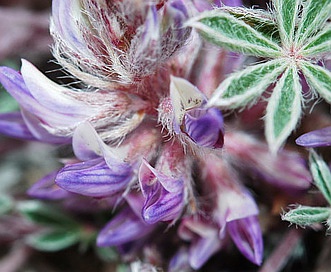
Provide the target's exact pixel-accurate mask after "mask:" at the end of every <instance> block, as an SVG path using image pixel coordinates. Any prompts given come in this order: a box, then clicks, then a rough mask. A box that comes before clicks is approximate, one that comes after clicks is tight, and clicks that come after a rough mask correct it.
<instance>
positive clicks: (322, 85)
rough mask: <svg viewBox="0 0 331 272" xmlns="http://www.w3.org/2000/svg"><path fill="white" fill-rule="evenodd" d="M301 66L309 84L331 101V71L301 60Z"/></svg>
mask: <svg viewBox="0 0 331 272" xmlns="http://www.w3.org/2000/svg"><path fill="white" fill-rule="evenodd" d="M299 67H300V69H301V71H302V73H303V75H304V76H305V78H306V80H307V82H308V84H309V86H310V87H311V88H312V89H313V90H315V92H317V93H319V95H320V96H322V97H323V98H324V99H325V100H326V101H327V102H328V103H331V72H330V71H328V70H326V69H325V68H323V67H321V66H318V65H314V64H312V63H309V62H307V61H301V62H300V63H299Z"/></svg>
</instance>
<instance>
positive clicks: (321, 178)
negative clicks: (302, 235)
mask: <svg viewBox="0 0 331 272" xmlns="http://www.w3.org/2000/svg"><path fill="white" fill-rule="evenodd" d="M309 164H310V171H311V173H312V175H313V178H314V183H315V185H316V187H317V188H318V189H319V190H320V192H321V193H322V194H323V196H324V198H325V199H326V200H327V202H328V204H329V207H310V206H298V207H296V208H294V209H292V210H290V211H288V212H287V213H285V214H283V216H282V219H283V220H286V221H289V222H291V223H294V224H297V225H300V226H308V225H312V224H314V223H326V224H327V225H328V228H329V229H330V227H331V225H330V224H331V172H330V168H329V166H328V165H327V164H326V163H325V162H324V161H323V159H322V158H321V157H320V156H319V155H317V154H316V152H315V151H311V152H310V157H309Z"/></svg>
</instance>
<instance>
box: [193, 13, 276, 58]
mask: <svg viewBox="0 0 331 272" xmlns="http://www.w3.org/2000/svg"><path fill="white" fill-rule="evenodd" d="M187 24H188V26H191V27H193V28H195V29H197V30H198V31H199V32H200V34H201V35H202V36H203V37H204V38H206V39H207V40H208V41H209V42H211V43H214V44H216V45H219V46H221V47H224V48H226V49H228V50H231V51H234V52H239V53H243V54H249V55H252V56H258V57H278V56H281V54H282V53H281V48H280V47H279V46H278V45H277V44H276V43H275V42H273V41H272V40H270V39H268V38H266V37H265V36H264V35H263V34H261V33H260V32H258V31H257V30H255V29H254V28H253V27H251V26H250V25H248V24H246V23H245V22H244V21H243V20H240V19H238V18H236V17H235V16H234V15H232V14H230V13H228V12H225V11H222V10H221V9H218V10H213V11H207V12H204V13H202V14H201V15H199V16H197V17H194V18H192V19H191V20H189V21H188V23H187Z"/></svg>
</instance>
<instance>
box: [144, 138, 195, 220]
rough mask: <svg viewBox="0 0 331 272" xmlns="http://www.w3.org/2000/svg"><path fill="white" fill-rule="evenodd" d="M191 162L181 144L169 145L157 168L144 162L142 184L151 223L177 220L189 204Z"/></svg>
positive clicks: (148, 218) (145, 214)
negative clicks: (188, 189) (185, 155)
mask: <svg viewBox="0 0 331 272" xmlns="http://www.w3.org/2000/svg"><path fill="white" fill-rule="evenodd" d="M187 167H189V161H187V158H185V157H184V153H183V150H182V148H181V146H180V145H179V144H178V143H175V142H174V143H168V144H166V145H165V147H164V149H163V153H162V154H161V156H160V159H159V160H158V161H157V164H156V166H155V168H153V167H152V166H151V165H150V164H149V163H148V162H147V161H145V160H143V162H142V164H141V166H140V169H139V184H140V187H141V191H142V194H143V196H144V197H145V198H146V200H145V203H144V207H143V209H142V216H143V218H144V220H145V221H146V222H147V223H149V224H154V223H156V222H158V221H176V220H177V219H178V218H179V216H180V215H181V213H182V211H183V209H184V207H185V205H186V204H187V199H188V196H187V194H188V191H187V189H186V188H187V187H188V186H189V184H190V181H191V177H190V170H189V169H187Z"/></svg>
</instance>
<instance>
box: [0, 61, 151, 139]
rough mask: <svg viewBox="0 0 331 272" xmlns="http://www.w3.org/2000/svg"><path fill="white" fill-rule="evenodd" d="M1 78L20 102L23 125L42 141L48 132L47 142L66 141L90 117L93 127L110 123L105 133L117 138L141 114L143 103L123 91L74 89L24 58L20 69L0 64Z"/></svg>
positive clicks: (139, 118)
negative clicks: (54, 79) (78, 90)
mask: <svg viewBox="0 0 331 272" xmlns="http://www.w3.org/2000/svg"><path fill="white" fill-rule="evenodd" d="M0 82H1V83H2V85H3V86H4V87H5V88H6V90H7V91H8V92H9V93H10V94H11V95H12V96H13V97H14V98H15V99H16V101H17V102H18V103H19V105H20V107H21V109H22V111H21V112H22V117H23V120H24V122H25V124H26V127H27V128H28V129H29V130H30V132H31V134H32V135H33V136H34V137H35V138H36V139H40V140H42V141H47V135H49V136H50V137H51V140H49V141H50V142H56V143H58V142H59V143H61V142H63V143H66V142H68V139H69V138H70V137H71V136H72V133H73V131H74V129H75V128H76V127H77V126H78V124H79V123H81V122H83V121H91V123H92V124H93V126H94V127H95V128H96V129H100V128H105V127H107V126H113V128H112V130H109V131H108V134H107V135H105V137H106V138H107V137H108V138H109V137H110V138H112V139H116V138H119V137H122V136H123V132H126V133H128V132H130V131H131V130H132V129H134V128H136V126H137V125H138V124H139V123H140V122H141V121H142V118H143V116H144V113H143V111H140V110H141V109H142V108H143V107H144V105H145V104H144V103H143V102H142V101H140V99H138V98H135V99H133V98H130V97H129V96H128V95H126V94H124V93H122V92H102V91H99V92H93V93H91V92H89V93H88V92H76V91H74V90H71V89H68V88H65V87H62V86H60V85H57V84H56V83H54V82H52V81H51V80H49V79H48V78H47V77H45V76H44V75H43V74H42V73H41V72H39V71H38V70H37V68H35V67H34V66H33V65H32V64H31V63H29V62H28V61H26V60H22V67H21V73H19V72H17V71H15V70H13V69H11V68H8V67H0ZM136 103H137V104H136ZM138 104H140V105H139V106H138ZM134 105H137V107H136V106H134ZM5 117H7V118H8V115H7V116H5ZM124 120H125V121H124ZM18 122H21V121H20V120H18ZM128 123H130V125H128ZM123 126H124V127H125V129H124V130H123ZM26 127H25V126H22V125H21V126H20V127H19V128H21V129H26ZM19 128H17V129H19ZM17 129H16V130H17ZM119 130H120V131H121V132H122V134H119ZM4 132H6V129H5V128H4ZM16 134H19V132H17V133H16ZM22 136H24V135H22ZM26 136H27V137H28V136H29V135H28V134H26Z"/></svg>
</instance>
